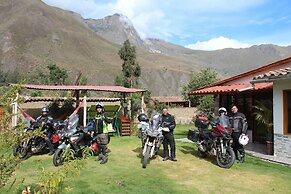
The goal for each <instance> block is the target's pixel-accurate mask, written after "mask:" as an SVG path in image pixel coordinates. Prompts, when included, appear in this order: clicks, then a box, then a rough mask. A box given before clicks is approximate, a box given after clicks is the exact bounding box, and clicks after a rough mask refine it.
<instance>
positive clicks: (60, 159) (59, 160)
mask: <svg viewBox="0 0 291 194" xmlns="http://www.w3.org/2000/svg"><path fill="white" fill-rule="evenodd" d="M64 160H65V154H64V149H57V151H56V152H55V154H54V157H53V163H54V165H55V166H60V165H62V164H63V163H64Z"/></svg>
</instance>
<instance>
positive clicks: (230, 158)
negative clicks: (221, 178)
mask: <svg viewBox="0 0 291 194" xmlns="http://www.w3.org/2000/svg"><path fill="white" fill-rule="evenodd" d="M234 161H235V154H234V151H233V150H232V148H227V149H226V153H225V157H224V158H222V157H220V155H219V154H217V156H216V162H217V164H218V166H220V167H221V168H230V167H231V166H232V165H233V163H234Z"/></svg>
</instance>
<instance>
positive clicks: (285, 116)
mask: <svg viewBox="0 0 291 194" xmlns="http://www.w3.org/2000/svg"><path fill="white" fill-rule="evenodd" d="M287 92H291V90H283V128H284V135H291V133H288V107H287ZM290 122H291V121H290Z"/></svg>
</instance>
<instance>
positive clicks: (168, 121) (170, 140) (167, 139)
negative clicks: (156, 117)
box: [160, 107, 177, 162]
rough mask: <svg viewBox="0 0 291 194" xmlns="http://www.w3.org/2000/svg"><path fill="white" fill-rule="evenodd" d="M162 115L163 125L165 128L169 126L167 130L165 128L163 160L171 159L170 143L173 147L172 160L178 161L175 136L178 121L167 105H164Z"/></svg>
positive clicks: (161, 121)
mask: <svg viewBox="0 0 291 194" xmlns="http://www.w3.org/2000/svg"><path fill="white" fill-rule="evenodd" d="M162 112H163V113H162V116H161V120H160V123H161V126H162V127H163V128H168V129H169V130H167V131H165V130H163V136H164V140H163V147H164V156H163V157H164V158H163V161H166V160H168V159H169V148H168V145H169V144H170V148H171V160H172V161H175V162H176V161H177V159H176V145H175V138H174V128H175V127H176V122H175V118H174V116H172V115H171V114H170V113H169V110H168V108H167V107H164V108H163V109H162Z"/></svg>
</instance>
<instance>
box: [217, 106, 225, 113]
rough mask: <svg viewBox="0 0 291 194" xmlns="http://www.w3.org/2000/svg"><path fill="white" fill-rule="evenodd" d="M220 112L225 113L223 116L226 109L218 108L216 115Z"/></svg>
mask: <svg viewBox="0 0 291 194" xmlns="http://www.w3.org/2000/svg"><path fill="white" fill-rule="evenodd" d="M220 112H225V114H227V111H226V108H224V107H220V108H219V109H218V113H220Z"/></svg>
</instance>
